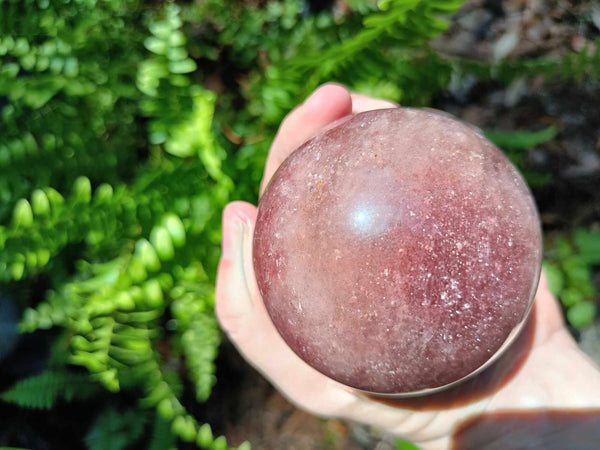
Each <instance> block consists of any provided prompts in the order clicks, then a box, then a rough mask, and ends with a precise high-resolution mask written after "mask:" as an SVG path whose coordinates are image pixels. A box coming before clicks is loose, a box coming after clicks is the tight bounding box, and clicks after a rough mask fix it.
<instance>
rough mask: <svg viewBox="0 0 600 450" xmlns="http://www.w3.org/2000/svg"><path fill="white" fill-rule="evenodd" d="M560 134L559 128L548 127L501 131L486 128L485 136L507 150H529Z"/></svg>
mask: <svg viewBox="0 0 600 450" xmlns="http://www.w3.org/2000/svg"><path fill="white" fill-rule="evenodd" d="M557 134H558V128H556V127H547V128H543V129H541V130H539V131H522V130H519V131H499V130H486V131H485V136H486V137H487V138H488V139H489V140H490V141H492V142H493V143H494V144H496V145H497V146H498V147H500V148H501V149H503V150H506V151H514V150H528V149H530V148H531V147H535V146H537V145H540V144H543V143H544V142H548V141H551V140H552V139H554V138H555V137H556V135H557Z"/></svg>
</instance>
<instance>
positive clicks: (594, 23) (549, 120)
mask: <svg viewBox="0 0 600 450" xmlns="http://www.w3.org/2000/svg"><path fill="white" fill-rule="evenodd" d="M334 7H337V8H343V3H342V2H339V1H338V4H336V6H334ZM599 35H600V3H596V4H595V6H594V3H593V2H589V1H567V0H505V1H494V0H487V1H484V0H473V1H468V2H466V3H465V4H464V5H463V7H462V8H461V10H460V11H459V12H458V13H457V14H456V15H455V16H454V18H453V21H452V26H451V28H450V29H449V30H448V31H447V32H446V33H445V34H444V35H443V37H442V38H440V39H438V40H437V41H436V43H435V47H436V48H437V49H438V50H439V51H441V52H443V53H446V54H452V55H462V56H465V57H471V58H477V59H479V60H482V61H493V60H498V59H504V58H509V59H510V58H522V57H548V58H555V57H559V56H561V55H563V54H565V53H566V52H567V51H570V50H581V49H583V48H585V47H586V46H587V47H588V49H590V50H593V49H594V45H595V41H596V39H597V38H598V36H599ZM433 106H434V107H436V108H439V109H443V110H446V111H448V112H450V113H452V114H455V115H456V116H458V117H460V118H462V119H464V120H465V121H468V122H470V123H473V124H475V125H477V126H479V127H482V128H492V129H501V130H515V129H523V130H537V129H540V128H542V127H545V126H548V125H555V126H558V127H559V128H560V130H561V131H560V133H559V135H558V136H557V138H555V139H553V140H552V141H551V142H548V143H546V144H542V145H540V146H539V147H537V148H533V149H531V150H530V151H529V152H528V153H527V155H526V157H527V158H528V162H529V164H530V166H531V167H533V168H534V169H535V170H538V171H541V172H543V173H547V174H550V175H551V176H552V182H551V183H549V184H548V185H546V186H543V187H540V188H534V195H535V197H536V200H537V202H538V206H539V209H540V212H541V217H542V222H543V225H544V228H545V230H546V231H547V232H548V231H549V232H552V231H553V230H569V229H573V228H575V227H577V226H581V225H585V226H587V227H591V228H597V227H598V226H599V225H600V222H599V219H600V189H599V187H600V89H598V87H597V84H595V83H593V82H592V80H589V81H585V80H584V82H582V83H577V84H576V85H575V84H570V83H564V82H560V83H558V82H557V83H555V84H552V83H547V82H543V81H542V80H541V79H540V80H536V79H533V80H525V79H518V80H516V81H515V82H513V83H512V84H511V85H510V86H508V87H504V86H500V85H496V84H493V83H487V82H481V81H480V80H478V79H476V78H473V79H467V80H466V81H464V82H462V83H460V84H457V85H456V86H452V87H451V88H450V89H449V90H448V91H447V92H444V93H442V94H441V95H440V96H438V97H437V98H436V99H434V102H433ZM596 281H597V282H598V281H600V280H596ZM576 337H577V338H578V339H579V341H580V345H581V347H582V348H583V349H584V350H585V351H587V352H588V353H589V354H591V355H592V357H593V358H594V359H596V361H598V362H599V363H600V322H599V321H598V320H597V321H596V324H595V325H594V326H592V327H590V328H588V329H586V330H584V331H582V332H581V333H577V334H576ZM217 367H218V373H217V377H218V379H219V382H218V383H217V386H216V387H215V390H214V391H213V395H212V397H211V400H210V401H209V403H208V404H207V405H206V406H207V412H206V414H207V417H206V419H207V420H208V421H209V422H210V423H212V424H214V426H215V431H218V432H222V433H224V434H225V435H226V436H227V438H228V440H229V441H230V442H231V443H232V444H240V443H241V442H243V441H244V440H249V441H250V442H251V443H252V444H253V448H256V449H261V450H269V449H287V450H319V449H324V450H325V449H332V450H333V449H348V450H358V449H376V450H387V449H393V448H395V446H394V441H393V439H392V438H391V437H389V436H383V435H381V434H380V433H378V432H377V431H375V430H370V429H368V428H367V427H364V426H359V425H355V424H349V423H346V422H343V421H340V420H322V419H319V418H316V417H314V416H311V415H309V414H307V413H304V412H302V411H300V410H298V409H296V408H295V407H293V406H292V405H291V404H290V403H289V402H287V401H286V400H285V399H284V398H283V397H282V396H281V395H280V394H278V393H277V391H276V390H275V389H273V388H272V387H271V386H270V385H269V384H268V382H267V381H266V380H264V379H263V378H262V377H261V376H260V375H259V374H258V373H257V372H256V371H255V370H254V369H252V368H251V367H250V366H249V365H248V364H247V363H245V362H244V361H243V360H242V359H241V357H239V356H238V355H237V353H236V351H235V349H233V347H232V346H231V345H230V344H228V343H226V344H225V345H224V346H223V348H222V350H221V355H220V357H219V361H218V362H217ZM209 411H210V412H209Z"/></svg>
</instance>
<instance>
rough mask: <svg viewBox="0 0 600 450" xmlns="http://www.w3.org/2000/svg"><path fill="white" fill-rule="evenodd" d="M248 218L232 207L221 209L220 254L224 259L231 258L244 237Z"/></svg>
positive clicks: (239, 247)
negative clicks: (221, 236)
mask: <svg viewBox="0 0 600 450" xmlns="http://www.w3.org/2000/svg"><path fill="white" fill-rule="evenodd" d="M247 222H248V218H247V217H245V216H244V215H243V214H241V213H240V212H239V211H235V210H234V209H233V208H230V207H226V208H225V210H223V240H222V242H221V256H222V257H223V258H226V259H233V258H234V257H235V254H236V252H237V251H239V249H241V248H242V246H241V243H242V241H243V238H244V232H245V230H246V224H247Z"/></svg>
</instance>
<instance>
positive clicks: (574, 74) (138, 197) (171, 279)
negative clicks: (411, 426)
mask: <svg viewBox="0 0 600 450" xmlns="http://www.w3.org/2000/svg"><path fill="white" fill-rule="evenodd" d="M463 3H465V4H464V5H463ZM512 3H514V2H493V1H490V2H476V1H469V2H464V1H462V0H381V1H379V2H375V1H373V0H346V1H337V2H317V1H313V2H310V1H302V0H279V1H278V0H270V1H263V0H255V1H242V0H198V1H196V2H179V3H174V2H150V3H148V2H142V1H141V0H23V1H20V0H19V1H17V0H0V126H1V128H0V130H1V131H2V132H1V133H0V282H1V285H0V286H1V287H0V292H1V295H2V297H1V298H0V390H1V391H3V394H2V395H1V399H2V401H3V402H2V403H0V415H1V416H2V417H4V418H6V419H3V423H2V425H1V426H0V445H11V446H21V447H28V448H41V449H42V448H81V447H82V446H83V445H86V446H87V447H88V448H92V449H106V448H110V449H113V448H114V449H121V448H130V447H134V448H152V449H165V448H172V447H179V448H184V447H189V448H193V447H198V448H204V449H215V450H216V449H226V448H230V447H231V446H232V445H237V446H239V447H238V448H249V443H247V442H244V440H245V439H246V438H248V439H249V440H250V441H255V442H256V440H259V438H258V437H256V435H255V434H252V433H251V431H252V430H251V429H249V427H248V426H246V428H244V427H243V426H241V427H240V426H237V428H236V426H235V423H236V422H243V421H242V419H240V418H239V417H242V416H243V415H244V412H243V411H247V410H249V409H251V408H252V407H250V406H248V405H247V403H248V402H249V401H250V400H248V398H250V399H252V398H255V397H256V396H257V395H258V396H259V397H260V395H262V394H260V395H259V394H255V393H254V394H253V393H249V391H248V389H255V390H256V389H257V388H256V387H254V388H252V387H250V388H248V384H249V383H250V382H247V381H246V382H245V381H243V380H248V379H251V380H254V381H255V379H252V378H248V377H251V376H250V375H248V372H249V370H248V369H247V368H245V366H242V365H241V363H240V362H239V359H235V358H236V356H234V355H235V354H234V353H233V352H231V351H230V349H229V347H228V344H227V343H226V342H225V343H222V344H221V335H220V331H219V328H218V325H217V323H216V320H215V317H214V312H213V305H214V299H213V290H214V279H215V271H216V265H217V261H218V257H219V242H220V213H221V210H222V208H223V206H224V205H225V204H226V203H227V202H228V201H230V200H232V199H243V200H247V201H252V202H256V199H257V189H258V186H259V181H260V177H261V174H262V168H263V164H264V159H265V156H266V152H267V150H268V147H269V145H270V142H271V140H272V138H273V136H274V133H275V131H276V129H277V126H278V124H279V123H280V121H281V119H282V118H283V117H284V116H285V114H286V113H287V112H289V110H290V109H291V108H293V107H294V106H295V105H296V104H298V103H299V102H301V101H303V99H304V98H305V97H306V95H307V94H308V93H310V92H311V91H312V90H313V89H314V88H315V87H317V86H318V85H319V84H320V83H323V82H326V81H337V82H341V83H343V84H345V85H347V86H348V87H349V88H351V89H353V90H356V91H359V92H362V93H365V94H368V95H372V96H376V97H382V98H387V99H390V100H394V101H398V102H401V103H402V104H405V105H413V106H434V107H438V108H441V109H445V110H448V111H450V112H452V113H454V114H457V115H459V116H460V117H462V118H464V119H465V120H469V121H471V122H473V123H475V124H476V125H478V126H481V127H483V128H485V129H486V133H487V135H488V137H489V138H490V139H492V140H493V141H495V142H496V143H497V144H498V145H499V146H500V147H501V148H503V149H504V150H505V151H506V153H507V154H508V156H509V157H510V158H511V160H512V161H513V162H514V163H515V164H516V165H517V166H518V167H519V169H520V170H521V171H522V172H523V174H524V175H525V177H526V179H527V181H528V182H529V183H530V186H531V187H532V189H533V192H534V194H535V196H536V199H537V201H538V205H539V207H540V212H541V215H542V219H543V223H544V227H545V229H546V231H547V240H548V244H547V255H546V256H547V261H546V263H545V267H546V271H547V273H548V276H549V280H550V283H551V287H552V290H553V291H554V292H555V294H557V295H558V296H559V297H560V299H561V301H562V303H563V305H564V306H565V311H566V316H567V319H568V321H569V323H570V324H571V326H572V327H573V331H574V332H575V333H576V334H577V332H576V331H575V330H576V329H580V328H584V327H588V326H590V325H592V324H593V323H594V319H595V314H596V304H597V302H598V282H597V268H598V265H599V264H600V233H599V232H598V220H599V217H600V214H599V211H600V209H599V204H600V198H599V196H598V190H597V188H595V189H594V188H592V189H591V188H590V186H594V185H595V186H597V185H598V184H597V182H598V177H599V173H600V169H598V167H600V162H599V159H598V156H597V152H598V147H597V146H598V145H599V144H598V142H597V141H596V142H595V141H594V139H598V134H597V130H598V129H599V128H598V127H597V126H595V122H593V121H594V120H597V118H598V117H599V116H600V114H594V112H595V111H596V110H595V109H593V106H589V107H588V109H587V110H583V109H582V108H583V107H584V106H586V105H588V103H586V101H585V100H583V99H587V101H588V102H590V104H592V105H597V104H600V102H598V101H597V100H598V97H599V95H598V84H597V80H598V75H599V74H600V45H598V44H599V41H597V37H598V34H599V33H598V28H599V27H600V25H599V24H600V12H599V10H598V8H597V7H595V6H594V5H593V4H592V3H591V2H587V3H586V2H577V4H578V6H577V8H575V9H573V10H569V12H565V10H564V8H563V9H560V8H559V10H560V11H562V12H561V14H563V15H562V16H559V17H560V18H562V19H560V20H564V21H565V22H566V23H570V24H571V25H570V26H571V28H568V27H567V28H568V32H565V34H567V35H568V36H569V38H570V39H571V40H570V41H569V45H568V46H563V47H561V49H562V51H560V52H555V53H552V51H549V50H548V48H546V47H545V46H544V45H541V44H539V45H538V46H537V47H534V48H533V50H532V49H531V48H530V49H528V50H527V51H525V50H522V48H521V47H520V46H519V45H518V43H519V42H522V41H525V42H528V41H527V39H524V38H520V34H519V33H516V35H515V29H516V28H515V26H516V25H515V23H516V22H515V21H514V20H512V19H511V15H510V11H511V10H510V8H511V4H512ZM525 3H527V2H525ZM550 3H554V2H550ZM558 3H560V2H558ZM461 5H462V8H460V10H459V7H461ZM507 8H508V13H507ZM515 8H516V7H515ZM525 8H529V6H526V7H525ZM557 8H558V7H557ZM561 8H562V7H561ZM565 8H566V7H565ZM457 10H458V12H456V11H457ZM517 11H521V12H523V7H522V6H521V10H519V9H517ZM534 12H535V11H534ZM525 13H527V10H525ZM525 13H523V14H525ZM536 13H537V14H538V16H535V14H534V15H533V17H534V18H536V20H535V21H533V22H531V23H533V25H531V23H529V22H527V24H528V25H527V27H529V28H528V30H527V32H528V33H530V31H531V29H533V27H534V25H535V26H538V25H539V24H544V23H546V22H547V20H546V19H547V18H545V17H543V14H544V12H543V11H542V12H540V11H537V12H536ZM554 13H556V11H554ZM548 14H549V13H548ZM540 15H541V16H540ZM565 16H566V19H565V18H564V17H565ZM519 17H521V16H519ZM540 17H541V18H540ZM553 17H554V16H553ZM513 19H514V17H513ZM521 19H522V17H521ZM511 20H512V21H511ZM531 20H533V19H531ZM545 20H546V22H544V21H545ZM560 20H559V21H558V23H562V22H560ZM520 23H521V26H522V27H525V25H523V23H525V21H524V20H521V22H520ZM552 23H554V22H552ZM493 24H496V25H494V26H495V27H496V28H494V26H492V25H493ZM573 24H575V25H573ZM475 25H477V27H479V28H477V27H475V28H474V26H475ZM469 27H470V28H469ZM573 29H575V32H573V31H572V30H573ZM465 30H467V31H466V33H467V34H466V35H465ZM490 30H492V31H490ZM518 31H519V32H520V33H524V32H525V31H524V28H523V29H519V30H518ZM442 33H444V35H443V36H444V37H443V38H442V39H436V38H438V36H439V35H440V34H442ZM486 33H487V34H486ZM490 33H491V34H490ZM494 33H495V34H494ZM544 33H546V34H543V39H542V41H543V40H544V39H546V38H548V39H551V38H552V37H553V36H554V35H553V33H554V31H553V30H552V29H550V28H549V29H548V30H546V31H544ZM569 33H570V34H569ZM574 33H575V35H574ZM465 36H467V37H465ZM473 36H474V37H475V38H476V39H478V41H476V44H477V45H476V44H475V43H473ZM544 36H545V37H544ZM575 38H578V39H579V40H577V41H574V39H575ZM469 39H471V41H469ZM531 40H532V39H530V41H531ZM538 40H539V39H538ZM479 41H481V43H477V42H479ZM486 45H488V47H485V46H486ZM473 48H476V49H477V51H473ZM482 48H483V49H484V50H485V49H486V48H487V53H486V51H482V50H481V49H482ZM578 96H579V97H578ZM565 98H568V99H569V100H572V99H575V100H572V101H573V102H575V103H577V102H578V101H580V102H581V103H577V105H575V106H573V105H572V104H571V103H567V104H565V101H564V99H565ZM557 99H563V100H562V103H561V101H559V100H557ZM577 99H579V100H577ZM582 105H583V106H582ZM577 108H579V109H577ZM596 108H597V106H596ZM574 109H575V110H576V111H575V112H573V110H574ZM515 111H516V113H515ZM582 115H583V118H582ZM588 117H589V119H588ZM575 138H576V139H575ZM574 139H575V140H574ZM565 149H566V150H565ZM573 149H575V150H573ZM563 166H567V170H566V171H565V170H564V169H565V167H563ZM590 167H591V169H590ZM220 344H221V347H219V346H220ZM219 348H221V349H222V351H221V352H219ZM215 371H217V376H218V378H219V384H217V385H216V386H215V382H216V377H215ZM240 380H242V381H240ZM250 384H251V383H250ZM260 389H266V388H260ZM211 391H212V396H211ZM253 396H254V397H253ZM263 401H264V400H263ZM275 404H276V405H278V403H275ZM271 406H272V405H271ZM244 408H245V409H244ZM278 408H279V409H278V410H277V411H279V412H280V413H281V410H282V408H283V409H285V408H284V407H278ZM48 410H51V411H48ZM240 411H242V412H240ZM232 414H234V415H237V416H239V417H238V418H236V417H232V416H231V415H232ZM294 414H296V413H294ZM240 429H241V430H243V431H240ZM324 430H325V431H323V429H322V430H321V431H320V432H319V433H321V434H323V435H324V436H326V438H323V442H324V443H322V445H323V446H324V448H350V447H348V446H349V445H350V444H348V443H347V442H346V441H343V442H344V443H343V444H340V442H341V441H340V439H341V438H340V435H342V434H344V433H347V431H344V430H346V428H345V425H343V424H340V423H338V422H328V424H327V425H326V426H325V428H324ZM223 434H227V435H228V436H229V443H228V442H227V440H226V439H225V437H224V436H223ZM244 434H247V435H248V436H244ZM296 438H297V437H296ZM357 440H358V441H360V439H359V438H356V439H355V441H357ZM355 444H356V443H355ZM256 445H257V446H258V448H267V447H268V443H266V442H265V441H260V440H259V442H258V443H256ZM310 445H313V444H310ZM310 445H309V446H307V447H306V448H315V447H314V445H313V447H310ZM340 445H341V447H340ZM353 445H354V444H353ZM356 445H358V444H356ZM364 445H365V446H366V447H365V448H368V445H369V444H364ZM395 445H396V446H397V448H412V447H410V446H411V444H409V443H405V442H402V443H401V442H398V443H396V444H395ZM279 447H280V448H283V447H285V445H283V444H281V443H280V444H279ZM352 448H353V447H352Z"/></svg>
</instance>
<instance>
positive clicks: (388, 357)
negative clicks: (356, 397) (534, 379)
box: [253, 108, 542, 395]
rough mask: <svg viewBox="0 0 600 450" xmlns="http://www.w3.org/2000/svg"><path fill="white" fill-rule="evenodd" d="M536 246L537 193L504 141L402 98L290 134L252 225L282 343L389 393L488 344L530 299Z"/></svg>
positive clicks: (415, 388)
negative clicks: (302, 137)
mask: <svg viewBox="0 0 600 450" xmlns="http://www.w3.org/2000/svg"><path fill="white" fill-rule="evenodd" d="M541 254H542V237H541V230H540V222H539V218H538V215H537V210H536V207H535V204H534V201H533V198H532V196H531V193H530V192H529V190H528V188H527V185H526V184H525V182H524V181H523V179H522V178H521V176H520V175H519V173H518V172H517V170H516V169H515V167H514V166H513V165H512V164H511V163H510V162H509V160H508V159H507V158H506V157H505V156H504V155H503V154H502V152H501V151H500V150H498V148H496V147H495V146H494V145H493V144H492V143H491V142H489V141H488V140H487V139H486V138H485V137H484V136H483V135H482V133H481V132H480V131H479V130H478V129H476V128H474V127H472V126H469V125H466V124H464V123H462V122H460V121H458V120H457V119H455V118H453V117H451V116H449V115H447V114H445V113H441V112H437V111H434V110H419V109H411V108H398V109H386V110H378V111H369V112H365V113H361V114H357V115H355V116H353V117H351V118H350V119H349V120H347V121H346V122H344V123H342V124H341V125H338V126H337V127H335V128H333V129H330V130H328V131H325V132H323V133H321V134H320V135H318V136H316V137H315V138H313V139H311V140H310V141H308V142H306V143H304V144H303V145H301V146H300V147H299V148H298V149H297V150H295V151H294V152H293V153H292V154H291V155H290V156H289V157H288V158H287V159H286V160H285V162H284V163H283V164H282V165H281V167H280V168H279V170H278V171H277V173H276V174H275V175H274V176H273V179H272V180H271V182H270V184H269V185H268V187H267V189H266V191H265V193H264V195H263V197H262V199H261V201H260V205H259V208H258V219H257V222H256V229H255V233H254V241H253V259H254V268H255V273H256V279H257V282H258V287H259V289H260V293H261V295H262V298H263V300H264V303H265V305H266V308H267V310H268V312H269V315H270V316H271V319H272V321H273V323H274V324H275V327H276V328H277V330H278V331H279V333H280V334H281V336H282V337H283V339H284V340H285V342H286V343H287V344H288V345H289V347H290V348H291V349H292V350H293V351H294V352H295V353H296V354H297V355H298V356H299V357H300V358H302V359H303V360H304V361H305V362H307V363H308V364H309V365H311V366H312V367H314V368H315V369H317V370H318V371H320V372H321V373H323V374H325V375H327V376H328V377H330V378H332V379H334V380H337V381H339V382H341V383H343V384H345V385H348V386H351V387H353V388H357V389H360V390H364V391H369V392H374V393H380V394H397V395H402V394H411V393H424V392H425V393H426V392H431V391H432V390H433V391H435V390H436V389H437V390H439V389H442V388H444V387H448V386H449V385H451V384H453V383H454V382H456V381H458V380H463V379H466V378H467V377H469V376H471V375H473V374H474V373H477V372H478V371H480V370H481V369H482V368H483V367H485V366H486V365H488V364H489V363H490V362H491V361H492V360H493V359H494V358H495V357H497V356H499V354H500V353H501V352H502V351H503V350H504V349H505V348H506V347H507V346H508V345H509V343H510V342H511V341H512V340H513V339H514V337H515V336H516V334H517V333H518V330H519V329H520V326H521V325H522V324H523V323H524V321H525V318H526V316H527V313H528V312H529V309H530V307H531V304H532V301H533V296H534V294H535V290H536V287H537V283H538V279H539V274H540V265H541ZM265 351H268V349H265Z"/></svg>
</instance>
